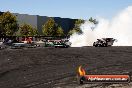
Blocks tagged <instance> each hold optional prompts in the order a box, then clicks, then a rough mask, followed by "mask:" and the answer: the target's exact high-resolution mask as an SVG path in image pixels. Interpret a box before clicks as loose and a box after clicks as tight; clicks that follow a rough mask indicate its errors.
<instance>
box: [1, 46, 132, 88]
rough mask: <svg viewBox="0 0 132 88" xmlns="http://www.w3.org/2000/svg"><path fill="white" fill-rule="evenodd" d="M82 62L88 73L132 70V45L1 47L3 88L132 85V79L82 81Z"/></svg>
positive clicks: (131, 87) (118, 87)
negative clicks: (80, 73)
mask: <svg viewBox="0 0 132 88" xmlns="http://www.w3.org/2000/svg"><path fill="white" fill-rule="evenodd" d="M80 65H82V66H83V67H84V69H85V70H86V73H87V74H128V73H129V74H132V47H125V46H124V47H100V48H99V47H98V48H95V47H80V48H79V47H78V48H34V49H26V48H25V49H4V50H0V88H132V83H125V84H101V83H100V84H84V85H79V84H78V83H77V80H76V74H77V69H78V67H79V66H80Z"/></svg>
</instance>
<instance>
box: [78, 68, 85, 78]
mask: <svg viewBox="0 0 132 88" xmlns="http://www.w3.org/2000/svg"><path fill="white" fill-rule="evenodd" d="M78 72H79V75H80V76H84V75H86V72H85V70H84V69H83V68H82V66H79V68H78Z"/></svg>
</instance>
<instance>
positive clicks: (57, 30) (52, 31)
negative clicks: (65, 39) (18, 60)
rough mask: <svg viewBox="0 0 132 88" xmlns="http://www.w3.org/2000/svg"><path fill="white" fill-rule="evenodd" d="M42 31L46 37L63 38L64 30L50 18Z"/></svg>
mask: <svg viewBox="0 0 132 88" xmlns="http://www.w3.org/2000/svg"><path fill="white" fill-rule="evenodd" d="M42 31H43V34H44V36H63V35H64V33H63V29H62V28H61V26H59V25H58V24H57V23H55V21H54V19H53V18H50V19H49V20H48V21H47V22H46V23H45V24H44V25H43V26H42Z"/></svg>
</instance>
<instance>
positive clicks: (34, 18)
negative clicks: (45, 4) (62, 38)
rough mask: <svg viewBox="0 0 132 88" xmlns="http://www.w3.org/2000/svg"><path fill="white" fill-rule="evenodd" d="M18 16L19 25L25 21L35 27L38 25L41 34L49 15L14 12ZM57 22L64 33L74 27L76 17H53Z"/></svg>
mask: <svg viewBox="0 0 132 88" xmlns="http://www.w3.org/2000/svg"><path fill="white" fill-rule="evenodd" d="M13 14H14V15H15V16H16V17H17V21H18V24H19V25H23V24H24V23H26V24H30V25H32V26H33V27H36V28H37V29H38V31H39V34H42V25H43V24H45V23H46V22H47V20H48V19H49V17H47V16H39V15H28V14H19V13H13ZM53 18H54V20H55V22H56V23H58V24H59V25H60V26H61V27H62V29H63V30H64V33H67V32H68V31H69V30H71V29H72V28H73V27H74V23H75V20H76V19H69V18H60V17H53Z"/></svg>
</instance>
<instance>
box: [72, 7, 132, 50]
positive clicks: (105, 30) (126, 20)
mask: <svg viewBox="0 0 132 88" xmlns="http://www.w3.org/2000/svg"><path fill="white" fill-rule="evenodd" d="M98 21H99V24H98V25H97V26H96V27H95V29H94V30H92V29H91V27H93V26H94V25H93V24H91V23H90V22H88V21H86V22H85V23H84V24H82V25H81V30H82V31H83V34H82V35H78V34H73V35H72V36H71V37H70V41H71V42H72V47H82V46H92V45H93V42H95V41H96V39H98V38H115V39H117V40H118V42H115V43H114V45H115V46H132V40H131V39H132V6H129V7H127V8H126V9H124V10H123V11H121V12H120V13H119V14H117V15H116V16H115V17H113V19H112V20H111V21H109V20H107V19H103V18H99V19H98Z"/></svg>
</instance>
